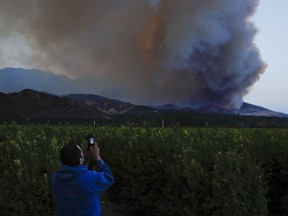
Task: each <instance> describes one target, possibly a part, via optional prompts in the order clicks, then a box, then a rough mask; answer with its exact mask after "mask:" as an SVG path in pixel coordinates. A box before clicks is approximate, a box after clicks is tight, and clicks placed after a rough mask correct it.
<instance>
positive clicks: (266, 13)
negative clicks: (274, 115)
mask: <svg viewBox="0 0 288 216" xmlns="http://www.w3.org/2000/svg"><path fill="white" fill-rule="evenodd" d="M287 10H288V1H287V0H274V1H269V0H261V1H260V4H259V6H258V9H257V12H256V14H255V16H254V22H255V24H256V26H257V28H258V29H259V32H258V34H257V36H256V44H257V46H258V48H259V49H260V53H261V55H262V59H263V60H264V61H265V62H266V63H267V65H268V67H267V68H266V71H265V73H264V74H262V76H261V78H260V80H259V81H258V82H256V83H255V84H254V86H253V88H252V90H251V91H250V93H249V94H248V95H247V96H246V97H245V98H244V101H246V102H249V103H252V104H257V105H260V106H263V107H266V108H269V109H272V110H275V111H280V112H285V113H288V97H287V96H288V93H287V92H288V91H287V85H288V83H287V81H288V71H287V61H288V59H287V53H286V51H287V50H288V31H287V21H288V16H287Z"/></svg>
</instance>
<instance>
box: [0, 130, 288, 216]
mask: <svg viewBox="0 0 288 216" xmlns="http://www.w3.org/2000/svg"><path fill="white" fill-rule="evenodd" d="M87 134H94V135H95V137H96V138H97V143H98V145H99V147H100V149H101V155H102V157H103V159H104V160H105V161H106V162H107V163H108V164H109V165H110V167H111V168H112V171H113V174H114V176H115V185H114V186H112V187H111V188H110V190H109V196H110V198H111V199H112V200H114V201H118V202H121V203H123V204H124V205H125V206H126V207H127V208H126V209H127V211H135V212H141V213H143V214H146V215H215V216H216V215H285V212H288V130H287V129H215V128H214V129H211V128H210V129H209V128H187V129H185V128H180V127H175V128H165V129H162V128H150V127H141V128H137V127H129V126H125V127H90V126H79V125H78V126H73V125H66V126H51V125H34V126H33V125H0V160H1V163H0V175H1V178H0V191H1V196H0V209H1V212H0V215H54V214H55V213H54V202H53V198H52V194H51V186H50V178H51V174H52V173H53V172H54V171H55V170H56V169H57V168H58V167H59V166H60V163H59V159H58V152H59V149H60V148H61V146H62V145H64V144H65V143H67V142H68V141H70V140H75V141H77V142H78V143H79V144H81V145H82V146H83V147H84V145H86V141H85V137H86V135H87Z"/></svg>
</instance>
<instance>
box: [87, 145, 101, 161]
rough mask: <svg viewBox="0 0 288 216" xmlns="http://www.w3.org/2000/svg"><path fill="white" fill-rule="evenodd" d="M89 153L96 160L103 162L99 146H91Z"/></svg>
mask: <svg viewBox="0 0 288 216" xmlns="http://www.w3.org/2000/svg"><path fill="white" fill-rule="evenodd" d="M89 152H90V154H91V156H92V157H93V158H94V159H95V160H96V161H98V160H101V157H100V149H99V147H98V146H97V144H95V145H94V148H93V147H92V146H91V147H90V148H89Z"/></svg>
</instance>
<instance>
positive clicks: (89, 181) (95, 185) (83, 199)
mask: <svg viewBox="0 0 288 216" xmlns="http://www.w3.org/2000/svg"><path fill="white" fill-rule="evenodd" d="M83 152H84V154H85V157H87V156H91V157H92V158H93V159H94V160H95V163H96V167H97V172H96V171H92V170H88V168H87V166H86V165H83V162H84V155H83ZM60 160H61V163H62V166H61V167H60V169H58V170H57V171H56V172H55V173H54V174H53V176H52V191H53V195H54V198H55V201H56V215H57V216H66V215H67V216H68V215H69V216H76V215H81V216H84V215H87V216H88V215H89V216H92V215H93V216H99V215H101V206H100V192H103V191H105V190H107V189H108V188H109V187H110V186H111V185H112V184H113V183H114V179H113V175H112V172H111V170H110V168H109V166H108V165H107V164H105V163H104V161H103V160H102V159H101V157H100V150H99V148H98V146H97V145H95V146H94V147H90V148H89V150H87V149H86V150H83V151H82V150H81V148H80V147H79V146H78V145H77V144H74V143H68V144H66V145H64V146H63V147H62V149H61V150H60Z"/></svg>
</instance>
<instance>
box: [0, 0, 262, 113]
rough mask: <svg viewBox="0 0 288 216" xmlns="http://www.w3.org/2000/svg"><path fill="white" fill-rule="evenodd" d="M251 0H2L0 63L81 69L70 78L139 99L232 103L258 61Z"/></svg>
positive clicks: (254, 0) (251, 79)
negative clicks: (254, 41)
mask: <svg viewBox="0 0 288 216" xmlns="http://www.w3.org/2000/svg"><path fill="white" fill-rule="evenodd" d="M257 5H258V0H212V1H211V0H181V1H175V0H137V1H135V0H121V1H119V0H105V1H103V0H81V1H80V0H49V1H45V0H28V1H18V0H3V1H1V3H0V44H2V46H1V48H0V49H1V50H0V51H1V54H0V61H1V62H0V65H1V66H2V65H4V64H5V63H11V62H13V61H14V62H18V63H19V62H20V63H22V64H23V65H26V66H27V67H34V68H38V69H42V70H43V69H44V70H46V71H53V72H55V73H59V74H63V75H67V76H69V77H70V78H74V79H79V80H82V81H83V80H85V79H86V80H87V82H86V83H85V82H84V83H83V82H82V81H81V82H79V85H81V86H82V87H83V91H84V89H85V91H87V89H89V91H90V92H94V93H103V94H104V95H105V94H106V96H113V97H118V98H119V99H126V100H129V101H131V102H137V103H142V104H161V103H177V104H199V103H200V104H215V105H220V106H223V107H228V108H229V107H230V108H239V107H240V106H241V105H242V97H243V96H244V95H245V94H247V93H248V91H249V89H250V88H251V86H252V85H253V84H254V83H255V82H256V81H257V80H258V79H259V76H260V74H261V73H262V72H263V71H264V69H265V64H264V63H263V62H262V60H261V58H260V55H259V51H258V49H257V47H255V44H254V43H253V40H254V36H255V34H256V33H257V30H256V28H255V26H254V25H253V23H251V21H250V18H251V16H252V15H253V13H254V12H255V9H256V7H257ZM15 46H17V47H15ZM7 66H9V65H7ZM78 88H79V86H78Z"/></svg>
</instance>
